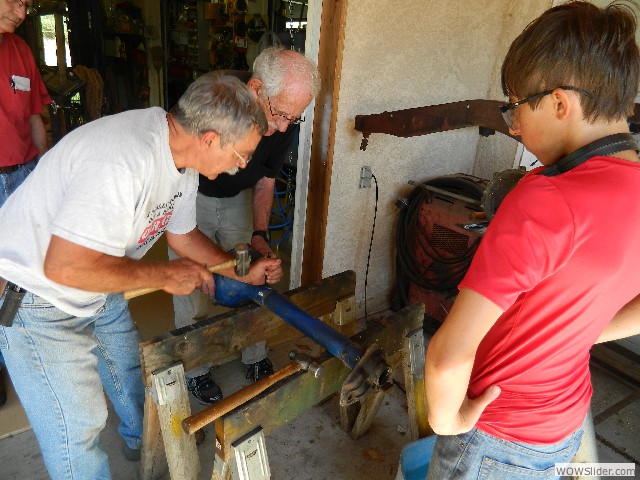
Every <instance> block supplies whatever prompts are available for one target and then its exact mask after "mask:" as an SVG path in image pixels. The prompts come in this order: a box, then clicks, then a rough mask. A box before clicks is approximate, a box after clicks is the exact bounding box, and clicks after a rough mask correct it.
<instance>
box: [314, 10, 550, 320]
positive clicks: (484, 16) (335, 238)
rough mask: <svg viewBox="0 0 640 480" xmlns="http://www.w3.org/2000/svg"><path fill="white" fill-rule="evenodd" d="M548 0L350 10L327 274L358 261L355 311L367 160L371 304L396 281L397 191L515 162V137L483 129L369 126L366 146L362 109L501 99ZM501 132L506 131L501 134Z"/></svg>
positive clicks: (380, 305) (384, 297)
mask: <svg viewBox="0 0 640 480" xmlns="http://www.w3.org/2000/svg"><path fill="white" fill-rule="evenodd" d="M523 3H526V5H525V6H523V5H522V4H523ZM550 3H551V2H550V0H530V1H528V2H511V1H508V0H482V1H470V0H465V1H463V0H455V1H452V0H429V1H428V2H427V1H424V0H423V1H419V2H416V1H409V0H396V1H394V2H389V1H383V0H353V1H351V2H349V5H348V9H347V18H346V22H345V23H346V30H345V49H344V53H343V67H342V78H341V79H340V82H341V83H340V97H339V102H338V104H337V105H338V107H337V108H338V117H337V122H338V124H337V134H336V142H335V155H334V158H333V171H332V178H331V192H330V200H329V216H328V222H327V238H326V249H325V258H324V271H323V276H325V277H326V276H329V275H332V274H335V273H337V272H341V271H344V270H348V269H353V270H355V271H356V274H357V292H356V295H357V304H358V315H362V314H364V310H363V307H364V280H365V269H366V262H367V252H368V248H369V240H370V235H371V226H372V221H373V212H374V203H375V189H374V188H371V189H358V182H359V176H360V168H361V166H363V165H370V166H372V169H373V174H374V175H375V176H376V178H377V181H378V184H379V204H378V219H377V223H376V231H375V238H374V242H373V251H372V256H371V265H370V270H369V277H368V288H367V298H368V303H367V307H368V312H369V313H371V312H375V311H379V310H381V309H384V308H387V307H388V306H389V298H390V296H391V293H392V291H393V287H394V284H395V260H394V255H395V253H394V252H395V245H394V243H395V225H396V217H397V215H396V212H395V207H394V202H395V200H396V199H397V198H398V197H400V196H406V195H407V194H408V192H410V191H411V187H409V186H408V185H407V181H408V180H424V179H426V178H429V177H432V176H437V175H443V174H449V173H456V172H462V173H472V174H476V175H481V176H485V177H489V176H490V174H491V173H492V172H493V171H494V170H501V169H503V168H509V167H510V166H511V165H512V164H513V159H514V155H515V150H516V143H515V142H514V141H513V140H511V139H509V138H508V137H504V136H502V135H500V134H496V135H495V136H493V137H490V138H488V139H482V140H481V139H480V138H479V135H478V130H477V128H468V129H461V130H456V131H451V132H444V133H436V134H431V135H423V136H419V137H413V138H399V137H394V136H390V135H383V134H372V135H371V136H370V138H369V145H368V147H367V150H366V151H365V152H362V151H360V150H359V147H360V141H361V138H362V137H361V134H360V133H359V132H357V131H355V130H354V128H353V127H354V118H355V116H356V115H362V114H371V113H380V112H383V111H393V110H399V109H403V108H411V107H420V106H424V105H434V104H440V103H449V102H455V101H460V100H468V99H476V98H492V99H503V98H504V97H503V96H502V93H501V90H500V85H499V79H500V75H499V68H500V64H501V60H502V57H503V56H504V54H505V52H506V49H507V48H508V46H509V43H510V42H511V41H512V40H513V38H514V37H515V36H516V35H517V34H518V33H519V32H520V31H521V29H522V28H523V27H524V26H525V25H526V24H527V23H528V22H529V21H531V20H532V19H533V18H535V17H536V16H537V15H539V14H540V13H541V12H542V11H543V10H544V9H545V8H547V7H549V6H550ZM499 137H502V138H499Z"/></svg>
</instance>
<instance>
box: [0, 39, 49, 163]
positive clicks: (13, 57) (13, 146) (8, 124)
mask: <svg viewBox="0 0 640 480" xmlns="http://www.w3.org/2000/svg"><path fill="white" fill-rule="evenodd" d="M14 76H15V78H16V80H15V81H13V82H12V78H13V77H14ZM25 79H28V82H29V84H30V85H29V86H28V87H26V86H25V85H26V83H25ZM27 90H28V91H27ZM49 103H51V99H50V98H49V94H48V93H47V89H46V87H45V86H44V82H43V81H42V77H41V76H40V72H39V71H38V69H37V67H36V64H35V62H34V60H33V54H32V53H31V50H30V49H29V46H28V45H27V44H26V43H25V42H24V40H22V39H21V38H20V37H18V36H17V35H14V34H12V33H3V34H2V42H0V145H2V153H0V167H8V166H11V165H20V164H22V163H25V162H28V161H29V160H32V159H33V158H34V157H35V156H36V155H37V154H38V149H37V148H36V146H35V145H34V144H33V141H32V139H31V125H30V123H29V119H30V117H31V115H35V114H36V113H40V112H41V111H42V105H48V104H49Z"/></svg>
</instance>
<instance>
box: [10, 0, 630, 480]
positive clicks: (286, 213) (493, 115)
mask: <svg viewBox="0 0 640 480" xmlns="http://www.w3.org/2000/svg"><path fill="white" fill-rule="evenodd" d="M556 3H560V2H557V1H552V0H531V1H528V2H525V4H520V2H517V3H516V2H508V1H506V0H481V1H477V2H464V3H462V2H450V1H447V0H433V1H430V2H424V5H423V4H421V3H420V2H409V1H407V0H398V1H395V2H387V1H383V0H360V1H351V2H348V1H346V0H344V1H343V0H325V1H319V0H246V1H244V0H220V1H217V2H215V1H212V2H209V1H194V0H161V1H159V2H156V1H151V0H135V1H133V0H132V1H124V2H119V1H117V0H68V1H57V0H52V1H47V0H40V1H38V2H37V4H36V7H37V11H38V13H37V15H36V16H32V17H28V19H27V20H26V21H25V23H24V24H23V25H22V26H21V27H20V29H19V30H18V32H17V33H18V34H19V35H20V36H22V37H23V38H24V39H25V40H26V41H27V42H28V43H29V45H30V47H31V48H32V50H33V53H34V57H35V58H36V61H37V62H39V65H40V68H41V73H42V77H43V79H44V81H45V84H46V85H47V89H48V90H49V93H50V95H51V97H52V99H53V100H54V104H53V105H52V106H51V108H49V109H48V110H47V111H45V112H44V116H45V123H46V126H47V132H48V135H49V144H50V145H53V144H55V143H56V142H57V141H58V140H59V139H60V138H62V137H63V136H64V135H65V134H66V133H67V132H69V131H71V130H73V129H74V128H77V127H78V126H80V125H82V124H84V123H87V122H90V121H92V120H94V119H96V118H99V117H101V116H105V115H111V114H115V113H118V112H121V111H124V110H129V109H137V108H146V107H150V106H160V107H163V108H165V109H169V108H171V106H173V104H174V103H175V102H176V100H177V99H178V98H179V96H180V95H181V94H182V92H183V91H184V89H185V88H186V86H187V85H188V84H189V83H190V82H191V81H193V79H194V78H197V76H198V75H201V74H202V73H205V72H207V71H211V70H217V69H231V70H248V69H249V68H250V66H251V64H252V61H253V59H254V58H255V57H256V55H257V54H258V53H259V52H260V51H261V49H262V48H264V47H265V46H269V45H271V44H274V43H282V44H283V45H284V46H285V47H287V48H293V49H296V50H298V51H302V52H305V53H306V55H307V56H309V57H310V58H312V59H314V60H315V61H316V62H317V63H318V66H319V69H320V73H321V77H322V87H321V92H320V95H319V96H318V97H317V98H316V101H315V103H312V104H311V106H310V107H309V108H308V109H307V112H306V115H305V116H306V121H305V122H304V123H303V124H301V128H300V133H299V141H298V143H297V150H295V151H291V152H290V154H289V160H288V161H287V162H286V164H285V168H284V169H283V171H282V172H281V175H280V176H279V177H278V180H277V183H276V192H275V194H274V198H275V201H274V205H273V211H272V219H271V227H270V230H271V238H272V242H273V244H274V248H276V249H277V252H278V255H279V256H281V257H282V258H283V260H284V261H285V264H286V267H287V268H286V270H287V275H286V277H285V279H284V280H283V281H282V282H281V283H280V284H278V285H277V287H276V289H277V290H278V291H279V292H281V293H285V292H290V291H292V290H294V289H304V288H305V287H308V286H310V285H315V282H322V281H323V280H324V279H328V278H333V277H334V276H336V275H341V274H343V272H354V273H353V275H354V277H355V286H354V290H353V292H352V293H350V295H349V302H350V303H348V305H349V307H348V308H346V310H349V311H351V312H350V314H351V315H352V316H353V324H352V325H351V326H348V325H347V326H345V325H346V323H345V324H344V325H341V326H342V327H344V329H343V332H345V335H348V336H351V335H354V334H356V333H361V332H363V331H365V330H367V328H368V326H369V325H370V324H371V323H375V322H376V321H380V322H381V323H383V324H385V323H388V322H390V321H389V320H387V319H389V318H394V315H397V312H401V311H403V308H405V307H407V306H408V305H411V304H415V303H419V304H424V308H425V316H424V324H423V326H422V328H421V329H420V332H421V334H423V335H424V336H423V337H422V338H423V339H424V342H425V343H428V339H429V337H430V335H432V334H433V332H434V331H435V329H437V327H438V325H439V323H440V322H441V321H442V320H443V319H444V316H445V314H446V312H447V311H448V310H449V308H450V306H451V304H452V301H453V299H454V298H455V287H456V285H457V281H459V279H460V278H461V276H460V275H461V274H462V273H463V272H464V268H465V267H466V266H468V263H469V261H470V258H471V257H472V254H473V249H474V248H475V247H477V243H478V242H479V241H480V239H481V237H482V232H483V231H482V228H483V226H484V227H485V228H486V223H485V224H484V225H483V220H485V219H486V218H485V217H483V216H482V213H485V214H486V213H487V210H488V209H490V208H497V206H498V205H499V201H497V202H496V204H495V205H493V204H492V205H489V200H487V199H495V198H496V196H497V197H498V198H501V196H504V194H506V192H508V189H509V188H510V186H511V187H512V186H513V185H514V184H515V183H514V182H517V179H519V177H518V173H517V172H519V171H521V170H520V169H525V170H526V169H530V168H531V167H532V166H534V165H535V158H534V157H532V156H531V155H530V154H529V153H528V152H527V151H526V150H525V149H524V148H523V147H522V145H521V144H520V143H519V142H518V141H517V139H514V138H512V137H510V136H509V135H508V132H507V131H506V126H505V125H504V124H502V123H501V122H502V120H501V117H500V115H499V112H498V110H497V108H495V105H496V104H500V103H503V102H504V97H503V96H502V93H501V91H500V86H499V68H500V61H501V59H502V58H503V57H504V54H505V52H506V49H507V48H508V46H509V44H510V42H511V41H512V40H513V38H514V37H515V36H516V35H517V34H518V33H519V32H520V31H521V30H522V28H524V27H525V26H526V25H527V24H528V23H529V22H530V21H531V20H532V19H534V18H535V17H537V16H538V15H539V14H540V13H542V12H543V11H544V10H546V9H547V8H549V7H550V6H552V5H554V4H556ZM593 3H597V4H602V5H604V4H606V3H608V2H605V1H603V0H594V2H593ZM635 8H637V7H635ZM637 102H638V100H637ZM469 111H471V112H472V113H471V114H469ZM636 114H637V115H634V117H632V118H630V119H629V120H630V123H631V125H632V127H633V128H632V131H634V132H639V131H640V109H638V103H636ZM416 125H418V127H416ZM513 175H515V176H516V177H517V178H516V179H515V180H514V177H513ZM493 194H495V196H494V197H492V196H491V195H493ZM425 196H428V197H429V198H430V199H435V201H434V202H430V203H429V206H428V207H427V206H426V205H427V203H426V202H425V201H424V199H425ZM438 202H440V203H438ZM469 211H472V212H473V214H476V213H477V214H478V215H477V217H472V218H477V219H478V222H477V224H478V226H477V227H474V228H470V229H467V230H460V228H459V227H458V225H459V224H460V223H465V222H466V221H468V219H469V218H470V217H468V215H469ZM489 220H490V215H489ZM473 223H476V222H473ZM416 225H417V227H418V228H417V229H416ZM420 239H422V240H420ZM420 241H423V242H427V243H429V244H430V245H433V244H435V247H436V250H437V251H438V252H440V255H442V256H444V257H445V258H447V259H451V258H454V259H455V260H456V261H458V263H457V264H456V268H452V269H450V270H448V271H445V272H444V273H443V272H442V271H441V270H439V271H438V272H436V273H433V275H427V274H425V273H424V272H425V269H426V270H429V268H430V267H435V266H436V264H435V263H434V262H435V261H434V259H433V258H432V257H430V256H429V255H427V254H425V253H424V249H423V248H421V247H419V246H418V245H419V243H418V242H420ZM149 255H150V256H152V257H153V258H156V259H163V258H166V244H163V243H162V242H159V243H158V244H157V245H156V246H154V249H153V250H152V252H151V253H150V254H149ZM436 263H437V262H436ZM411 265H419V266H421V267H422V268H421V269H418V270H420V271H418V272H416V271H414V269H411ZM434 278H435V280H434ZM338 303H340V302H338ZM130 306H131V310H132V314H133V316H134V320H135V321H136V324H137V326H138V328H139V329H140V331H141V333H142V334H143V338H144V340H145V342H150V343H151V342H153V341H154V340H158V339H162V338H164V337H167V336H168V335H169V334H168V332H170V331H171V330H173V329H174V326H173V325H174V324H173V308H172V304H171V297H170V296H169V295H167V294H165V293H163V292H157V293H153V294H150V295H147V296H144V297H140V298H137V299H134V300H132V301H131V304H130ZM338 310H339V309H338V308H337V307H336V312H337V311H338ZM331 311H332V312H333V313H332V314H331V315H334V317H335V315H337V314H336V312H334V311H333V310H331ZM231 313H232V312H230V311H228V310H227V309H221V308H220V307H212V310H211V315H212V317H211V319H209V320H207V321H206V322H204V324H203V326H202V330H201V332H205V331H207V329H209V328H214V326H215V323H216V321H215V320H213V319H215V318H217V317H216V316H224V315H230V314H231ZM241 313H242V312H241ZM323 315H330V314H329V313H323ZM220 318H222V317H220ZM224 318H228V317H224ZM334 320H335V318H334ZM205 324H206V325H205ZM336 324H337V323H335V322H334V324H332V325H336ZM197 333H198V332H195V334H194V335H196V334H197ZM268 334H269V335H271V333H268ZM273 335H274V336H275V337H277V338H279V339H281V340H282V341H277V342H274V343H272V342H269V345H270V346H271V347H270V348H271V350H270V358H271V359H272V361H273V362H274V365H275V367H276V369H279V368H282V367H284V366H286V364H287V362H288V357H287V354H288V352H289V351H290V350H292V349H297V350H301V349H302V350H304V351H305V352H311V353H315V354H318V355H319V354H320V351H318V350H317V346H316V345H312V344H310V343H309V342H307V341H306V340H305V339H301V338H300V337H295V338H293V337H290V336H288V334H282V333H281V332H280V331H278V332H276V333H273ZM193 338H195V337H193ZM158 341H160V340H158ZM189 341H193V339H192V337H190V339H189ZM236 347H237V346H234V352H233V354H229V356H228V358H226V357H225V358H224V360H225V361H224V362H222V361H221V362H220V363H219V365H218V366H217V367H216V371H217V375H216V379H219V380H220V384H221V386H222V388H223V392H224V393H225V396H227V395H228V394H230V393H232V392H235V391H238V390H239V389H241V388H243V387H247V386H248V385H249V382H248V381H246V380H245V375H244V370H243V366H242V364H241V362H240V361H239V359H238V358H237V357H238V356H239V355H238V351H239V350H238V348H236ZM234 356H235V357H236V358H233V357H234ZM185 358H186V357H185ZM221 358H222V357H221ZM185 361H186V360H185ZM189 361H191V360H189ZM591 366H592V376H593V386H594V397H593V401H592V413H593V419H594V424H595V430H596V439H597V442H598V455H599V461H600V462H613V463H628V462H633V463H635V464H636V465H639V464H640V442H639V441H638V438H639V431H640V427H639V423H638V418H639V416H640V338H638V337H633V338H630V339H627V340H624V341H619V342H615V343H614V344H612V345H603V346H598V347H597V348H594V350H593V352H592V364H591ZM410 390H411V386H410V385H407V381H406V377H405V376H404V375H403V373H402V369H401V368H398V369H396V370H394V374H393V377H392V379H391V380H390V382H389V387H388V389H387V390H386V391H385V395H383V396H382V397H381V398H380V400H379V404H378V405H376V406H375V407H373V410H374V412H373V414H372V418H371V419H370V420H371V424H370V425H368V426H367V428H366V429H364V430H363V434H362V435H361V436H358V435H353V432H351V435H350V432H345V431H344V430H345V429H344V428H343V427H344V424H343V423H342V422H343V421H344V420H343V419H342V418H341V415H343V414H344V412H343V410H342V409H341V408H340V404H339V398H338V397H339V393H338V392H336V393H333V394H331V395H327V396H326V397H324V398H322V400H321V401H319V402H317V404H316V405H315V406H313V407H310V408H306V409H304V411H303V412H302V413H301V414H300V415H295V416H294V415H292V416H291V417H292V418H287V419H286V421H283V422H282V425H278V427H279V428H275V427H274V428H273V431H269V432H267V433H266V434H265V436H264V444H265V445H266V451H267V454H268V465H269V468H270V472H271V477H272V478H277V479H289V478H291V479H293V478H296V479H301V480H305V479H309V480H311V479H314V480H315V479H321V478H327V479H329V478H331V479H354V480H357V479H365V478H376V479H378V478H379V479H395V478H396V475H397V472H398V467H399V461H400V455H401V451H402V449H403V447H405V446H406V445H408V444H409V443H410V442H411V441H412V440H414V439H415V438H412V436H414V437H415V436H416V435H417V436H420V437H421V436H424V435H425V431H424V430H421V427H420V425H419V424H420V419H419V418H418V420H416V418H412V413H411V405H410V403H411V400H410V398H409V397H408V396H407V392H408V391H410ZM408 398H409V400H408ZM189 409H190V410H191V412H192V413H195V412H197V411H199V410H202V406H201V405H199V404H197V403H196V402H194V401H193V399H191V403H190V405H189ZM414 413H415V412H414ZM293 417H295V418H293ZM418 417H420V415H419V414H418ZM416 421H417V423H418V427H415V428H417V433H416V432H414V431H412V428H414V427H412V422H414V423H415V422H416ZM559 421H562V420H561V419H559ZM341 425H342V428H341ZM116 428H117V417H116V416H115V414H114V413H113V412H112V411H110V416H109V422H108V425H107V428H106V429H105V431H104V432H103V444H104V447H105V450H107V452H108V453H109V457H110V462H111V470H112V475H113V477H114V478H115V479H122V480H128V479H135V478H142V477H141V475H142V476H144V475H143V474H141V467H140V465H139V464H138V463H132V462H128V461H127V460H125V459H124V458H123V457H122V455H121V453H120V444H119V442H120V439H119V437H118V434H117V431H116ZM415 428H414V429H415ZM204 431H205V433H206V439H205V440H204V442H202V443H201V444H200V445H198V447H197V450H198V456H197V457H196V458H199V462H200V465H201V466H200V468H199V472H198V474H199V475H200V478H211V477H212V471H213V472H214V478H216V477H215V469H216V468H217V467H216V465H215V464H214V457H215V452H216V448H219V446H216V428H215V427H214V424H209V425H207V426H206V427H205V428H204ZM354 436H358V438H354ZM162 461H163V462H165V463H166V459H163V460H162ZM170 461H171V454H169V463H170ZM0 465H2V466H1V467H0V479H4V478H6V479H13V478H28V479H46V478H48V477H47V474H46V471H45V469H44V465H43V463H42V460H41V457H40V453H39V449H38V446H37V443H36V441H35V438H34V436H33V434H32V433H31V431H30V429H29V425H28V421H27V420H26V417H25V415H24V411H22V409H21V407H20V404H19V401H18V399H17V398H16V397H15V393H14V392H13V391H11V390H10V391H9V400H8V402H7V404H6V405H5V406H4V407H2V408H0ZM163 467H164V465H163ZM154 468H155V467H154ZM156 473H157V476H154V477H153V478H166V479H169V478H172V477H171V475H170V473H169V472H168V471H167V469H166V468H161V469H160V471H159V473H158V472H156V471H155V470H154V475H156ZM220 475H221V474H220ZM253 475H254V476H250V477H249V476H247V477H242V478H250V479H253V480H256V479H259V478H268V477H261V476H258V475H257V474H255V473H254V474H253ZM148 478H151V477H148ZM636 478H640V468H636ZM174 480H175V477H174Z"/></svg>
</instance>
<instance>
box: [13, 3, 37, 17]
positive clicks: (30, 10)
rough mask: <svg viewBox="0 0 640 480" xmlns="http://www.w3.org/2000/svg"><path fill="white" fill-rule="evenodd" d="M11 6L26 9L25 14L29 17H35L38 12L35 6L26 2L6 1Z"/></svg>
mask: <svg viewBox="0 0 640 480" xmlns="http://www.w3.org/2000/svg"><path fill="white" fill-rule="evenodd" d="M6 2H7V3H8V4H9V5H12V6H13V8H16V7H17V8H22V7H25V13H26V14H27V15H35V14H36V13H38V11H37V10H36V9H35V7H34V6H33V5H28V4H26V3H24V0H6Z"/></svg>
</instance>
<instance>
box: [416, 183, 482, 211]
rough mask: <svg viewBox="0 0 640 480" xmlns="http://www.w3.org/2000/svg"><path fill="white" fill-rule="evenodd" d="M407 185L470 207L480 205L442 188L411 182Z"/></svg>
mask: <svg viewBox="0 0 640 480" xmlns="http://www.w3.org/2000/svg"><path fill="white" fill-rule="evenodd" d="M408 183H409V185H414V186H416V187H420V188H422V189H423V190H428V191H430V192H434V193H439V194H440V195H446V196H447V197H451V198H455V199H457V200H462V201H463V202H467V203H471V204H472V205H480V200H474V199H473V198H469V197H465V196H464V195H458V194H457V193H451V192H449V191H448V190H443V189H442V188H438V187H432V186H431V185H425V184H424V183H420V182H414V181H413V180H409V182H408Z"/></svg>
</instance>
